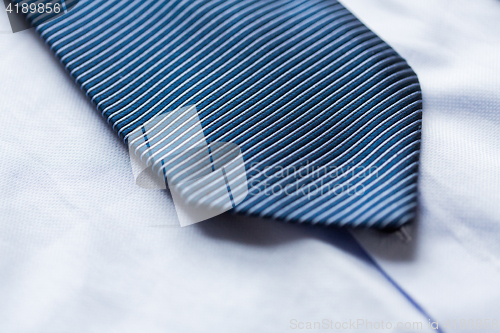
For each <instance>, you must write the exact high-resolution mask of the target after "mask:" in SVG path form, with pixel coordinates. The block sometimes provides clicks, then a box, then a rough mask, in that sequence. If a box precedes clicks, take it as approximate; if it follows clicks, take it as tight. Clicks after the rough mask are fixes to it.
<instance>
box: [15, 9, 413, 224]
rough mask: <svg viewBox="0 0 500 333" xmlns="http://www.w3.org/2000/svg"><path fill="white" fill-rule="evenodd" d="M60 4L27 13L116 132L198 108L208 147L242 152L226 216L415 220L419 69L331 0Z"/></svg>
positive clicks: (128, 133) (125, 134)
mask: <svg viewBox="0 0 500 333" xmlns="http://www.w3.org/2000/svg"><path fill="white" fill-rule="evenodd" d="M40 2H41V1H20V3H27V4H31V3H37V4H38V3H40ZM42 2H43V1H42ZM62 3H63V4H64V5H65V8H72V7H73V6H74V8H72V9H71V10H70V11H68V12H67V13H65V14H64V15H59V16H56V17H54V16H53V15H50V14H47V13H40V12H34V13H33V12H29V13H28V15H27V16H28V20H29V21H30V22H31V24H32V25H33V26H35V27H36V30H37V32H38V33H39V34H40V36H41V37H42V38H43V39H44V40H45V42H46V43H47V45H48V46H49V47H50V49H51V50H52V51H53V52H54V53H55V55H56V56H57V57H58V58H59V59H60V61H61V63H62V64H63V65H64V66H65V68H66V69H67V71H68V72H69V73H70V75H71V76H72V77H73V78H74V79H75V80H76V82H77V84H78V85H79V86H80V87H81V88H82V90H83V91H84V92H85V93H86V95H87V96H88V97H89V98H90V99H91V100H92V102H93V103H95V105H96V106H97V108H98V110H99V111H100V112H101V113H102V115H103V116H104V117H105V119H106V120H107V121H108V123H109V124H110V125H111V126H112V128H113V129H114V130H115V131H116V132H117V133H118V135H119V136H120V138H122V139H123V140H124V141H125V142H126V143H127V142H129V141H130V140H131V138H133V136H134V133H135V132H134V131H136V132H137V131H138V130H139V129H141V128H143V126H144V124H148V123H150V122H151V121H152V120H153V119H157V117H158V116H160V115H164V114H165V113H166V112H170V111H173V110H181V109H182V110H185V109H186V108H189V107H192V106H194V107H195V109H194V110H195V111H196V113H197V116H198V117H199V120H200V123H201V127H202V131H203V135H204V137H205V139H206V141H207V142H208V143H209V144H210V143H216V142H225V143H232V144H234V145H237V146H238V147H239V149H241V155H242V158H243V160H244V168H245V170H246V176H247V184H248V185H247V186H248V193H247V194H246V196H245V198H244V200H242V201H241V202H240V203H239V204H237V205H236V207H234V209H233V211H234V212H235V213H239V214H245V215H251V216H260V217H267V218H274V219H278V220H283V221H293V222H308V223H313V224H315V223H320V224H327V225H330V224H335V225H339V226H344V225H349V226H373V227H377V228H397V227H400V226H401V225H403V224H404V223H407V222H409V221H411V220H413V219H414V217H415V214H416V207H417V174H418V160H419V149H420V129H421V107H422V105H421V92H420V86H419V83H418V79H417V77H416V75H415V73H414V72H413V71H412V70H411V68H410V67H409V66H408V64H407V63H406V62H405V61H404V60H403V59H402V58H401V57H400V56H399V55H398V54H397V53H396V52H395V51H394V50H393V49H392V48H391V47H390V46H389V45H387V44H386V43H385V42H384V41H382V40H381V39H380V38H379V37H377V36H376V35H375V34H374V33H373V32H371V31H370V30H369V29H368V28H367V27H365V26H364V25H363V24H362V23H361V22H360V21H359V20H358V19H357V18H356V17H355V16H353V15H352V14H351V13H350V12H349V11H348V10H347V9H346V8H345V7H343V6H342V5H341V4H340V3H339V2H337V1H335V0H267V1H265V0H260V1H259V0H154V1H153V0H137V1H136V0H92V1H89V0H81V1H79V2H78V1H70V0H66V1H65V2H64V1H63V2H62ZM75 4H76V6H75ZM65 11H67V9H65ZM183 108H184V109H183ZM191 110H193V109H192V108H191ZM146 146H148V147H149V143H148V144H144V146H142V148H144V149H146V148H145V147H146ZM139 148H140V147H139ZM139 152H144V151H143V150H140V149H139ZM163 161H164V160H162V163H160V165H157V167H158V170H160V171H161V170H162V165H163ZM184 167H185V168H186V170H189V168H190V166H189V165H187V166H184ZM163 171H164V172H165V169H163ZM191 171H192V170H191Z"/></svg>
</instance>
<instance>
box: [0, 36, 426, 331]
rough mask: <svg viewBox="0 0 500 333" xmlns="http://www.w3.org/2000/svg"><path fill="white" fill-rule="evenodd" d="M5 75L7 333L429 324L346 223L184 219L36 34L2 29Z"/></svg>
mask: <svg viewBox="0 0 500 333" xmlns="http://www.w3.org/2000/svg"><path fill="white" fill-rule="evenodd" d="M0 73H1V75H2V76H1V78H2V79H1V80H0V124H1V125H2V130H1V131H0V154H1V159H0V174H1V176H2V177H1V178H0V189H1V193H2V194H1V196H0V267H1V268H0V332H7V333H11V332H16V333H17V332H33V333H40V332H50V333H57V332H64V333H66V332H105V333H110V332H120V333H126V332H137V333H144V332H147V333H154V332H162V333H163V332H169V333H191V332H193V333H194V332H197V333H198V332H217V333H222V332H231V333H234V332H238V333H245V332H249V333H255V332H272V333H276V332H288V331H290V330H292V329H291V328H290V327H291V325H290V321H291V320H292V319H296V320H297V322H304V323H305V322H308V321H323V320H324V319H328V320H333V321H335V322H349V321H350V320H357V319H362V320H369V321H371V322H378V323H380V322H381V321H384V322H385V323H387V322H391V323H395V324H396V323H397V322H405V323H406V322H414V321H420V322H423V323H424V325H425V324H426V323H427V321H428V319H427V318H426V317H424V316H423V315H421V314H420V313H419V312H418V311H417V310H416V309H415V307H413V306H412V305H411V303H410V302H408V300H407V299H406V298H405V297H404V296H403V295H402V294H401V293H400V292H399V291H398V290H397V289H396V288H394V286H393V285H392V284H391V283H390V282H388V280H387V279H386V278H385V277H384V275H383V274H381V273H380V271H379V270H378V269H377V268H376V267H375V266H374V265H372V264H371V263H370V262H369V261H367V259H366V257H364V256H363V252H361V251H360V249H359V248H357V247H356V243H353V242H350V241H349V239H348V238H347V237H346V236H349V235H348V234H347V233H345V232H344V231H340V230H336V229H334V228H329V229H323V228H312V227H308V226H297V225H285V224H282V223H279V222H273V221H260V220H251V219H243V218H238V217H233V216H220V217H217V218H214V219H212V220H211V221H207V222H203V223H200V224H197V225H194V226H190V227H186V228H182V229H181V228H178V227H175V225H178V221H177V220H176V214H175V212H174V208H173V205H172V202H171V199H170V198H169V197H168V196H167V194H166V193H165V192H164V191H151V190H146V189H142V188H140V187H138V186H136V185H135V182H134V178H133V175H132V171H131V167H130V165H129V159H128V156H127V148H126V146H125V145H124V144H123V143H122V142H120V141H119V140H118V138H117V137H116V135H115V134H114V133H113V132H112V131H111V130H110V129H109V127H108V126H107V124H106V122H105V121H104V120H103V119H102V118H101V116H100V115H99V114H98V113H97V112H96V111H95V109H94V108H93V107H92V106H91V105H90V103H89V102H88V101H87V100H86V98H85V96H84V95H83V94H82V93H81V91H79V89H78V88H77V86H76V85H75V84H74V83H73V82H72V81H71V79H70V78H69V76H68V75H67V73H65V72H64V71H63V69H62V68H61V66H60V65H59V64H58V63H57V61H56V60H55V58H54V57H53V56H52V55H51V54H50V52H49V51H48V49H47V48H46V47H45V46H44V45H43V44H42V42H41V41H40V40H39V39H38V37H37V36H36V35H35V34H34V33H33V32H32V31H25V32H21V33H19V34H15V35H11V34H2V35H0ZM345 331H357V330H350V329H348V330H345ZM372 331H373V332H376V331H377V330H372ZM379 331H384V332H387V331H390V330H379ZM398 331H399V332H401V331H405V332H408V331H413V330H398ZM422 331H425V330H418V332H422Z"/></svg>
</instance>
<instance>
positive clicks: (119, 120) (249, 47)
mask: <svg viewBox="0 0 500 333" xmlns="http://www.w3.org/2000/svg"><path fill="white" fill-rule="evenodd" d="M311 8H312V9H316V8H314V7H312V6H311ZM295 11H297V12H299V11H300V8H297V9H295V10H293V11H292V12H291V13H293V12H295ZM282 12H284V13H285V14H291V13H290V11H289V12H288V13H286V10H283V11H282ZM308 12H309V11H307V12H305V13H301V15H299V16H298V17H294V18H293V19H292V20H291V21H299V20H300V17H301V16H302V15H306V14H308ZM316 15H319V14H316ZM277 20H279V18H276V19H274V20H273V21H272V22H274V21H277ZM310 20H311V18H310ZM272 22H270V23H272ZM270 23H268V24H266V25H269V24H270ZM287 23H288V22H287ZM302 25H305V22H302ZM261 29H262V28H260V29H259V30H261ZM276 29H277V28H275V29H273V30H272V32H273V31H275V30H276ZM303 33H304V32H302V34H303ZM269 34H270V33H267V34H265V35H263V36H261V37H260V38H259V39H258V40H256V41H254V42H253V43H252V44H251V45H249V46H247V47H246V48H245V49H243V50H241V51H240V52H238V54H237V55H235V56H233V57H232V58H231V59H230V60H228V61H227V63H228V62H231V61H232V60H233V59H235V58H237V56H238V55H239V54H242V53H243V52H245V51H246V50H248V49H251V47H252V46H253V44H256V43H257V42H258V41H259V40H261V39H264V38H265V37H266V36H267V35H269ZM252 35H254V34H251V35H248V36H246V37H245V39H243V40H242V41H241V42H239V43H238V44H241V43H244V42H245V41H246V40H247V39H248V38H250V37H251V36H252ZM275 38H276V37H275ZM275 38H273V40H274V39H275ZM290 42H291V41H287V43H290ZM270 43H271V41H269V42H268V43H266V45H267V44H270ZM263 48H264V46H262V47H261V48H259V49H258V50H255V51H254V52H253V53H252V55H254V54H256V53H258V52H259V51H260V50H261V49H263ZM252 55H250V56H248V57H246V58H245V60H242V61H240V62H239V63H238V64H237V65H236V66H234V67H233V69H232V70H235V69H236V68H237V67H238V66H239V65H240V64H241V63H243V62H244V61H246V60H247V59H248V58H250V57H251V56H252ZM218 60H220V58H218V59H216V60H214V61H213V62H212V63H214V62H216V61H218ZM254 65H255V63H254ZM207 67H208V66H206V67H205V68H207ZM248 70H250V68H247V69H246V70H245V72H246V71H248ZM215 73H216V72H213V73H211V74H210V75H209V77H211V76H212V75H214V74H215ZM243 73H244V72H241V73H240V74H239V75H238V76H240V75H243ZM226 75H228V73H226V74H225V75H223V76H222V77H219V78H218V79H217V80H216V81H215V82H213V83H211V85H210V86H212V85H213V84H215V83H216V82H218V81H219V80H221V79H222V78H223V77H225V76H226ZM192 79H193V78H191V79H190V80H192ZM207 79H208V77H207V78H205V79H204V80H202V81H201V82H203V81H206V80H207ZM190 80H189V81H190ZM201 82H199V83H198V84H196V85H195V86H193V87H191V88H190V89H189V90H188V91H186V92H184V93H183V94H182V95H180V96H178V97H177V98H176V99H175V100H174V101H172V102H170V104H169V105H167V106H166V107H165V108H164V110H167V109H168V108H169V107H170V106H171V105H172V104H173V103H175V102H176V101H177V100H178V99H179V98H181V97H182V96H184V95H185V94H187V93H188V92H189V91H191V90H192V89H194V88H195V87H196V86H197V85H199V84H200V83H201ZM167 88H168V86H167V87H165V88H163V89H162V91H163V90H165V89H167ZM208 88H209V86H206V87H205V89H203V90H201V91H198V92H197V94H196V95H195V96H193V98H194V97H196V96H198V95H199V94H201V93H202V92H203V91H204V90H206V89H208ZM177 89H178V88H177ZM177 89H176V90H177ZM218 90H219V89H217V91H218ZM160 93H161V91H160ZM156 95H158V94H156ZM169 96H170V94H169V95H167V96H165V97H164V98H163V99H162V101H163V100H165V99H166V98H168V97H169ZM159 103H161V101H160V102H159ZM159 103H157V104H156V105H155V106H153V107H151V108H149V109H150V110H153V109H154V108H155V107H156V106H157V105H158V104H159ZM144 105H145V104H144V103H143V104H142V105H141V106H139V107H138V108H136V109H135V110H134V111H133V112H132V113H129V114H127V115H125V116H124V117H122V118H120V119H118V120H116V121H115V122H114V125H113V126H114V127H116V125H118V124H119V123H120V122H122V121H124V119H125V118H127V117H129V116H131V115H133V114H135V113H137V112H139V110H140V108H142V107H143V106H144ZM120 112H121V110H118V111H116V112H114V113H113V114H112V115H110V116H109V117H108V122H109V119H110V118H111V117H113V116H114V115H116V114H119V113H120ZM162 112H163V111H160V112H159V113H162ZM147 114H148V113H145V114H143V115H141V116H140V117H138V118H137V119H136V120H134V121H132V122H130V123H128V124H126V126H124V127H123V128H122V129H121V130H120V131H119V132H118V134H120V133H121V132H122V131H123V130H125V129H127V128H128V127H130V126H132V125H133V124H134V123H136V122H137V121H139V120H140V119H142V118H143V117H145V116H146V115H147ZM125 140H126V138H125Z"/></svg>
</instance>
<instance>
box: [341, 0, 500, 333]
mask: <svg viewBox="0 0 500 333" xmlns="http://www.w3.org/2000/svg"><path fill="white" fill-rule="evenodd" d="M343 3H344V4H345V5H346V6H347V7H348V8H349V9H350V10H351V11H352V12H353V13H354V14H355V15H357V16H358V17H359V18H360V19H361V20H362V21H363V22H364V23H365V24H367V25H368V26H369V27H370V28H371V29H372V30H373V31H375V32H376V33H377V34H378V35H379V36H381V37H382V38H383V39H384V40H385V41H387V42H388V43H389V44H391V45H392V46H393V47H394V48H395V49H396V50H397V51H398V52H399V53H400V54H401V55H402V56H403V57H404V58H406V59H407V60H408V62H409V63H410V65H411V66H412V67H413V69H414V70H415V71H416V73H417V74H418V76H419V79H420V82H421V85H422V91H423V97H424V111H423V138H422V160H421V172H420V180H419V190H420V203H421V212H420V219H419V223H418V224H416V225H414V226H412V227H411V228H406V230H405V231H404V233H405V234H406V235H404V234H403V235H402V234H401V233H396V234H392V235H381V234H378V235H377V234H376V233H373V232H359V233H356V235H357V237H358V239H359V240H360V241H361V243H362V244H363V246H364V247H365V248H366V249H367V250H368V251H369V252H370V253H371V254H372V255H373V257H374V258H376V260H377V261H378V263H379V264H380V265H381V266H382V267H383V269H384V270H385V271H386V272H387V273H388V274H389V275H390V276H391V277H392V278H393V279H394V280H395V281H396V282H397V283H398V284H399V285H400V286H401V287H402V288H403V289H404V290H405V291H406V292H408V293H409V295H410V296H411V297H412V298H413V299H415V300H416V302H417V303H419V304H420V305H421V306H423V307H424V308H425V309H426V310H427V311H428V312H430V314H431V315H432V316H433V317H435V318H437V319H439V321H440V323H442V324H444V323H446V321H447V320H450V321H453V320H457V321H458V320H462V319H466V320H470V319H473V320H484V319H490V322H491V320H492V319H497V320H499V322H500V1H497V0H474V1H470V0H447V1H444V0H425V1H422V0H418V1H407V0H372V1H365V0H344V1H343ZM410 238H411V240H410ZM444 331H445V332H464V331H467V330H464V329H460V328H457V329H453V328H448V329H446V328H444ZM470 331H471V332H477V331H480V330H478V329H477V328H475V329H471V330H470Z"/></svg>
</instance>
